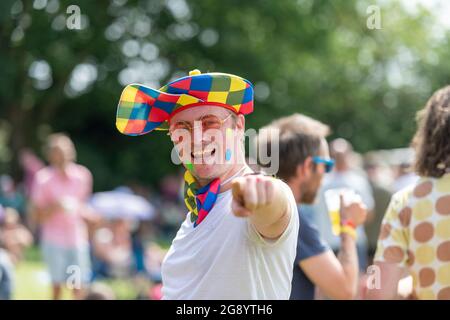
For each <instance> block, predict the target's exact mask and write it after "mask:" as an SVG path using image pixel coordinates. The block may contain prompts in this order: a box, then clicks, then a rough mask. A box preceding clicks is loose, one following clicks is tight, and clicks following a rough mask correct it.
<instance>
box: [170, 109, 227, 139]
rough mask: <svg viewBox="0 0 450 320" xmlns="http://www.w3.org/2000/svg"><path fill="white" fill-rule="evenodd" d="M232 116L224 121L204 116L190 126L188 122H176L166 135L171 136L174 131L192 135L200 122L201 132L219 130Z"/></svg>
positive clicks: (208, 115) (207, 115)
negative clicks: (186, 131)
mask: <svg viewBox="0 0 450 320" xmlns="http://www.w3.org/2000/svg"><path fill="white" fill-rule="evenodd" d="M232 115H233V114H229V115H228V116H227V117H226V118H225V119H221V118H219V117H217V116H215V115H212V114H205V115H203V116H202V117H200V118H199V119H198V120H195V121H194V123H195V124H191V122H189V121H178V122H175V123H173V124H171V125H170V127H169V132H168V133H167V135H171V134H172V133H173V132H174V131H175V130H188V131H189V132H190V133H192V132H193V130H194V128H196V127H197V126H198V122H201V127H202V130H203V132H205V131H206V130H210V129H220V128H221V127H222V126H223V124H224V123H225V122H226V121H227V120H228V119H229V118H230V117H231V116H232Z"/></svg>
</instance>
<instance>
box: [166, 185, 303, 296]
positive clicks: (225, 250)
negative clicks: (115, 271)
mask: <svg viewBox="0 0 450 320" xmlns="http://www.w3.org/2000/svg"><path fill="white" fill-rule="evenodd" d="M283 186H284V188H286V193H287V194H288V196H289V206H288V207H289V210H290V221H289V225H288V227H287V228H286V230H285V231H284V233H283V234H282V235H281V236H280V237H279V238H278V239H277V240H272V241H270V240H265V239H264V238H263V237H262V236H261V235H260V234H259V233H258V232H257V231H256V229H255V228H254V227H253V225H252V224H251V223H250V220H249V219H248V218H238V217H235V216H234V215H233V213H232V211H231V201H232V193H231V190H228V191H226V192H223V193H220V194H219V195H218V197H217V200H216V204H215V205H214V207H213V209H212V210H211V211H210V212H209V214H208V215H207V216H206V218H205V219H204V220H203V221H202V222H201V223H200V224H199V225H198V226H197V227H196V228H194V227H193V224H192V223H191V221H190V216H189V214H188V215H187V216H186V219H185V221H184V222H183V224H182V225H181V228H180V229H179V230H178V232H177V235H176V237H175V239H174V240H173V242H172V245H171V247H170V249H169V252H168V253H167V255H166V257H165V258H164V261H163V264H162V283H163V289H162V293H163V299H170V300H172V299H176V300H178V299H186V300H193V299H261V300H262V299H289V295H290V292H291V281H292V272H293V266H294V259H295V254H296V246H297V236H298V228H299V218H298V214H297V205H296V203H295V199H294V196H293V194H292V192H291V190H290V188H289V186H287V185H286V184H284V183H283Z"/></svg>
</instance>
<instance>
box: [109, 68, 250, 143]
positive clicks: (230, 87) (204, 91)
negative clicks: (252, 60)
mask: <svg viewBox="0 0 450 320" xmlns="http://www.w3.org/2000/svg"><path fill="white" fill-rule="evenodd" d="M204 105H215V106H220V107H224V108H227V109H229V110H231V111H233V112H235V113H236V114H244V115H246V114H249V113H251V112H252V111H253V85H252V84H251V82H250V81H248V80H245V79H243V78H241V77H238V76H235V75H232V74H226V73H204V74H201V73H200V71H198V70H193V71H191V72H189V76H187V77H183V78H180V79H177V80H175V81H172V82H170V83H169V84H167V85H165V86H164V87H162V88H160V89H159V90H155V89H151V88H148V87H146V86H144V85H141V84H130V85H128V86H126V87H125V89H124V90H123V92H122V95H121V96H120V101H119V105H118V107H117V115H116V127H117V129H118V130H119V131H120V132H121V133H123V134H126V135H129V136H137V135H142V134H146V133H148V132H150V131H153V130H165V129H168V121H169V120H170V118H171V117H172V116H173V115H174V114H175V113H177V112H179V111H181V110H185V109H187V108H191V107H197V106H204Z"/></svg>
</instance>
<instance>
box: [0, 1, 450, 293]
mask: <svg viewBox="0 0 450 320" xmlns="http://www.w3.org/2000/svg"><path fill="white" fill-rule="evenodd" d="M73 4H75V5H77V6H78V7H79V9H80V13H81V18H80V29H79V30H77V29H72V30H71V29H68V27H67V19H68V18H69V17H70V16H71V13H68V12H67V8H68V7H69V6H70V5H73ZM369 6H377V8H379V10H380V11H379V12H380V18H381V20H380V25H381V28H380V29H376V28H375V29H372V28H369V27H368V19H369V18H370V17H371V12H369V11H368V8H369ZM449 17H450V2H448V1H446V0H441V1H438V0H435V1H429V0H427V1H425V0H423V1H419V0H415V1H411V0H403V1H394V0H391V1H388V0H378V1H376V0H371V1H367V0H337V1H325V0H317V1H312V0H283V1H272V0H260V1H241V0H239V1H238V0H229V1H217V0H216V1H213V0H200V1H194V0H192V1H190V0H128V1H127V0H110V1H89V0H84V1H83V0H80V1H62V0H34V1H32V0H29V1H28V0H2V1H1V2H0V174H7V175H9V176H11V177H12V178H13V180H14V181H15V182H17V183H18V182H20V181H22V180H23V178H24V172H23V168H22V164H21V155H23V152H24V150H27V151H28V152H32V153H34V154H36V155H37V156H38V157H40V158H41V159H42V160H44V154H43V150H42V145H43V142H44V141H45V138H46V137H47V136H48V134H50V133H52V132H60V131H62V132H65V133H67V134H69V135H70V137H71V138H72V139H73V140H74V142H75V145H76V147H77V151H78V162H79V163H81V164H83V165H85V166H86V167H88V168H89V169H90V170H91V171H92V173H93V175H94V191H103V190H111V189H113V188H115V187H117V186H119V185H139V186H144V187H145V188H148V190H150V191H149V192H150V193H151V194H157V193H161V192H162V191H161V190H162V189H163V188H168V189H169V191H167V190H166V191H167V192H169V193H171V194H174V193H175V196H176V192H177V189H176V188H177V180H176V177H177V176H176V175H177V174H178V169H179V168H177V167H176V166H175V165H173V164H172V163H171V162H170V147H171V145H170V143H169V142H170V141H169V139H168V137H167V136H166V135H164V134H161V133H158V132H155V133H153V134H150V135H147V136H143V137H139V138H130V137H126V136H122V135H120V134H119V132H118V131H117V130H116V128H115V112H116V106H117V103H118V100H119V96H120V93H121V90H122V88H123V87H124V86H125V85H127V84H129V83H133V82H139V83H143V84H145V85H147V86H150V87H153V88H159V87H161V86H162V85H164V84H165V83H167V82H168V81H170V80H172V79H175V78H177V77H180V76H184V75H187V73H188V72H189V70H192V69H196V68H198V69H200V70H201V71H203V72H207V71H217V72H226V73H233V74H237V75H240V76H243V77H245V78H246V79H249V80H250V81H252V83H253V84H254V86H255V100H256V101H255V112H254V113H253V114H252V115H250V116H248V117H247V126H248V127H252V128H259V127H261V126H263V125H266V124H267V123H269V122H270V121H272V120H273V119H275V118H277V117H280V116H284V115H288V114H292V113H294V112H300V113H304V114H306V115H309V116H312V117H314V118H317V119H319V120H321V121H323V122H325V123H327V124H329V125H330V127H331V128H332V136H331V137H330V138H337V137H343V138H346V139H348V140H349V141H350V142H351V143H352V144H353V146H354V148H355V151H357V152H359V153H361V154H364V153H366V152H369V151H374V150H375V151H376V150H390V149H394V148H405V147H408V145H409V143H410V140H411V137H412V134H413V133H414V131H415V128H416V126H415V113H416V111H417V110H418V109H420V108H421V107H423V105H424V104H425V102H426V100H427V99H428V97H429V96H430V95H431V93H432V92H433V91H435V90H436V89H438V88H440V87H442V86H444V85H446V84H449V83H450V50H449V47H450V18H449ZM381 158H383V157H381ZM384 159H386V157H384ZM174 175H175V176H174ZM171 179H172V180H171ZM167 186H169V187H167ZM174 186H175V187H174ZM163 191H164V190H163ZM175 216H176V214H175ZM169 220H170V218H169ZM177 223H178V220H177V218H175V222H174V225H176V224H177ZM167 238H170V237H167ZM167 241H169V240H167V239H166V242H167ZM36 255H37V253H36V252H31V253H30V257H31V258H30V259H31V260H32V261H34V260H33V259H34V258H33V257H35V256H36ZM35 260H36V261H37V260H38V258H36V259H35ZM36 263H37V262H36ZM22 268H25V269H26V268H29V265H25V266H22ZM39 268H41V267H39ZM39 270H41V269H39ZM27 276H30V275H29V274H27V275H26V276H23V277H22V279H21V280H20V281H23V282H25V281H27V280H24V279H27V278H26V277H27ZM44 278H45V277H44ZM39 279H40V280H39ZM41 280H42V279H41V278H39V277H38V280H37V281H41ZM42 281H45V279H44V280H42ZM22 290H23V291H22V292H21V293H20V294H19V297H26V293H24V292H25V291H26V290H25V289H22ZM118 290H119V291H120V290H122V289H120V288H119V289H118ZM126 290H127V289H126ZM126 290H125V292H128V291H126ZM37 291H38V293H37V294H36V295H37V296H39V292H40V293H41V295H42V291H40V290H39V289H37ZM29 292H33V289H30V290H29ZM126 294H127V293H125V294H124V295H125V296H126ZM20 295H21V296H20Z"/></svg>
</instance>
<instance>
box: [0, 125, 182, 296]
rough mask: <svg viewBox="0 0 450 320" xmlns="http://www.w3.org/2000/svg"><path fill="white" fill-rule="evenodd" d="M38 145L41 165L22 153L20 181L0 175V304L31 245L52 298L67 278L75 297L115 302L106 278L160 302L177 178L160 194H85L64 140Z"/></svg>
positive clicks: (84, 174)
mask: <svg viewBox="0 0 450 320" xmlns="http://www.w3.org/2000/svg"><path fill="white" fill-rule="evenodd" d="M45 147H46V155H47V159H46V160H48V163H49V165H48V166H46V165H45V164H44V161H43V160H41V159H39V158H38V157H37V156H36V155H35V154H34V153H33V152H31V151H30V150H26V151H24V152H23V153H22V157H21V158H22V166H23V172H24V179H23V181H20V182H15V181H13V179H12V178H11V177H10V176H9V175H7V174H3V175H1V176H0V299H11V298H13V296H14V290H15V287H16V286H15V284H16V282H17V281H15V280H17V279H15V276H14V274H15V272H14V270H15V268H16V267H17V266H18V265H20V264H21V263H24V262H26V259H27V256H26V252H27V250H30V248H32V247H35V248H38V251H39V252H40V257H41V259H42V260H43V261H44V262H45V264H46V267H47V270H48V275H49V281H48V285H51V286H52V297H53V298H54V299H60V298H61V296H62V288H63V287H66V286H67V285H68V282H67V281H69V280H68V279H70V276H71V275H73V276H75V278H73V277H72V280H73V285H72V288H73V290H72V291H73V294H74V298H77V299H81V298H83V297H84V298H87V299H101V298H104V299H110V298H113V297H115V295H114V292H113V291H112V289H111V288H109V287H108V285H107V284H105V283H104V282H103V280H105V279H106V280H108V279H125V280H131V283H133V285H134V287H135V288H134V289H135V292H136V298H138V299H159V298H160V296H161V294H160V289H161V272H160V267H161V262H162V260H163V258H164V255H165V251H166V250H167V248H168V245H169V244H170V241H171V239H172V238H173V237H174V236H175V233H176V231H177V229H178V227H179V225H180V224H181V222H182V220H183V219H184V216H185V210H184V207H183V206H184V205H183V202H182V197H181V191H180V190H181V189H182V188H181V186H182V185H181V183H182V179H181V177H179V176H177V175H173V176H166V177H164V179H163V180H162V181H161V187H160V188H159V193H156V192H154V191H152V190H151V189H150V188H149V187H146V186H142V185H137V184H133V185H130V186H119V187H117V188H116V189H114V190H111V191H107V192H99V193H94V194H92V181H93V176H92V174H91V173H90V172H89V170H88V169H87V168H85V167H83V166H81V165H79V164H76V161H75V157H76V151H75V146H74V144H73V143H72V141H71V140H70V139H69V137H67V136H66V135H64V134H54V135H52V136H50V137H49V138H48V142H47V145H46V146H45ZM94 178H95V176H94ZM71 266H77V267H80V270H79V271H80V272H79V274H78V273H77V270H75V271H73V270H72V271H71V269H70V267H71ZM78 275H79V277H80V278H79V280H78V279H77V278H76V277H77V276H78ZM43 298H45V297H43ZM48 298H50V297H48Z"/></svg>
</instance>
